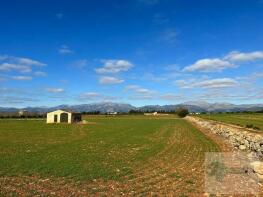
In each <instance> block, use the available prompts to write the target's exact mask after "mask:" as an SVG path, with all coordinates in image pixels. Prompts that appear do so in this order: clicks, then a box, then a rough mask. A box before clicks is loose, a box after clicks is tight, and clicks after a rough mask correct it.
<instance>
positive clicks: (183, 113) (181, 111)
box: [176, 108, 189, 118]
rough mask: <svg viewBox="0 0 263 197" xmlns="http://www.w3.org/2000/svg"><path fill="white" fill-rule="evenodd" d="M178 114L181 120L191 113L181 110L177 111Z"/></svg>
mask: <svg viewBox="0 0 263 197" xmlns="http://www.w3.org/2000/svg"><path fill="white" fill-rule="evenodd" d="M176 114H177V115H178V116H179V117H180V118H184V117H185V116H187V114H189V111H188V109H186V108H179V109H177V110H176Z"/></svg>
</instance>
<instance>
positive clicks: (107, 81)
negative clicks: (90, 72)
mask: <svg viewBox="0 0 263 197" xmlns="http://www.w3.org/2000/svg"><path fill="white" fill-rule="evenodd" d="M123 82H124V80H122V79H118V78H116V77H109V76H103V77H101V78H100V79H99V83H100V84H102V85H112V84H120V83H123Z"/></svg>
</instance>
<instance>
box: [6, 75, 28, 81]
mask: <svg viewBox="0 0 263 197" xmlns="http://www.w3.org/2000/svg"><path fill="white" fill-rule="evenodd" d="M11 79H14V80H17V81H30V80H32V77H30V76H12V77H11Z"/></svg>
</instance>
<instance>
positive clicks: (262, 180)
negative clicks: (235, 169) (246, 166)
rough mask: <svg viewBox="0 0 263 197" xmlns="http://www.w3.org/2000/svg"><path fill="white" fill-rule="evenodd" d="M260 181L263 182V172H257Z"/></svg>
mask: <svg viewBox="0 0 263 197" xmlns="http://www.w3.org/2000/svg"><path fill="white" fill-rule="evenodd" d="M257 177H258V181H259V182H263V175H262V174H257Z"/></svg>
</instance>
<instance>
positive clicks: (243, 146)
mask: <svg viewBox="0 0 263 197" xmlns="http://www.w3.org/2000/svg"><path fill="white" fill-rule="evenodd" d="M238 148H239V149H240V150H246V149H247V147H246V146H245V145H240V146H239V147H238Z"/></svg>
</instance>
